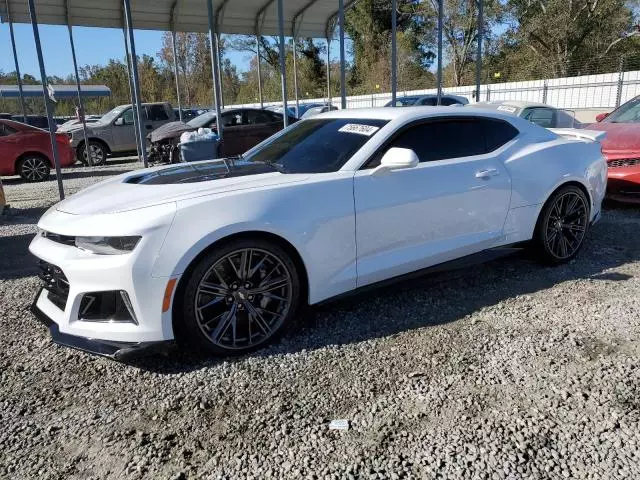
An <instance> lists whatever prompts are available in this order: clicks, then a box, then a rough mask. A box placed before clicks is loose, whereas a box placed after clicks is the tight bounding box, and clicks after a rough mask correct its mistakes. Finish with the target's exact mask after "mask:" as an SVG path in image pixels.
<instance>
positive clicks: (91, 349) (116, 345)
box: [31, 292, 174, 361]
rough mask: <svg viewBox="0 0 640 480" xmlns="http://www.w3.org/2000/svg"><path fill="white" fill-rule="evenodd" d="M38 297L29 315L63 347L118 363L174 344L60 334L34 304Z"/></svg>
mask: <svg viewBox="0 0 640 480" xmlns="http://www.w3.org/2000/svg"><path fill="white" fill-rule="evenodd" d="M39 297H40V292H38V294H37V295H36V300H35V301H34V302H33V304H32V305H31V313H33V314H34V316H35V317H36V318H37V319H38V320H39V321H40V322H42V323H43V324H44V325H46V326H47V327H48V328H49V333H50V334H51V339H52V340H53V342H54V343H57V344H58V345H62V346H65V347H69V348H73V349H75V350H80V351H83V352H87V353H92V354H94V355H100V356H103V357H108V358H111V359H114V360H118V361H124V360H128V359H131V358H138V357H141V356H146V355H151V354H153V353H162V352H164V351H166V350H167V349H168V348H170V347H171V345H172V344H173V343H174V342H173V341H170V340H169V341H160V342H114V341H109V340H99V339H95V338H87V337H78V336H75V335H69V334H67V333H62V332H60V329H59V328H58V324H57V323H55V322H54V321H53V320H51V318H49V317H48V316H47V315H46V314H45V313H44V312H43V311H42V310H40V309H39V308H38V306H37V305H36V302H37V301H38V298H39Z"/></svg>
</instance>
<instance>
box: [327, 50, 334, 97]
mask: <svg viewBox="0 0 640 480" xmlns="http://www.w3.org/2000/svg"><path fill="white" fill-rule="evenodd" d="M330 50H331V40H330V39H329V37H327V101H328V102H329V105H331V104H332V102H331V99H332V98H333V97H332V96H331V55H330V53H331V51H330Z"/></svg>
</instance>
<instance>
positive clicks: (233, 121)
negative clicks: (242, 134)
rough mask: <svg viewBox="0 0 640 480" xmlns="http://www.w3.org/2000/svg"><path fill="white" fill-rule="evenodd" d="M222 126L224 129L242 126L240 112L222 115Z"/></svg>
mask: <svg viewBox="0 0 640 480" xmlns="http://www.w3.org/2000/svg"><path fill="white" fill-rule="evenodd" d="M222 125H223V126H225V127H236V126H238V125H242V112H231V113H225V114H224V115H222Z"/></svg>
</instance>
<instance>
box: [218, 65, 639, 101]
mask: <svg viewBox="0 0 640 480" xmlns="http://www.w3.org/2000/svg"><path fill="white" fill-rule="evenodd" d="M474 91H475V85H473V86H465V87H453V88H445V89H444V92H445V93H452V94H455V95H463V96H465V97H467V98H468V99H469V101H470V102H472V103H473V102H475V96H474ZM429 93H433V94H435V93H436V89H435V88H430V89H425V90H411V91H399V92H398V93H397V95H398V96H399V97H402V96H405V95H424V94H429ZM637 95H640V71H630V72H622V73H603V74H598V75H583V76H579V77H566V78H553V79H549V80H530V81H525V82H507V83H492V84H489V85H481V87H480V100H482V101H484V100H523V101H530V102H541V103H547V104H549V105H553V106H554V107H556V108H564V109H570V110H577V111H579V110H589V109H602V110H611V109H613V108H615V107H616V106H617V105H618V104H621V103H624V102H626V101H627V100H629V99H631V98H633V97H635V96H637ZM389 100H391V93H376V94H372V95H357V96H349V97H347V108H366V107H382V106H384V105H385V104H386V103H387V102H388V101H389ZM326 101H327V99H326V98H314V99H306V98H305V99H304V100H302V99H301V100H300V103H301V104H303V103H317V102H326ZM331 101H332V103H333V104H334V105H336V106H338V107H339V106H340V97H333V98H332V99H331ZM280 103H281V102H267V103H265V105H277V104H280ZM293 104H294V100H293V99H292V98H289V105H293ZM239 106H241V105H228V107H239ZM243 106H246V107H249V106H251V107H259V106H260V105H259V104H257V103H251V104H245V105H243Z"/></svg>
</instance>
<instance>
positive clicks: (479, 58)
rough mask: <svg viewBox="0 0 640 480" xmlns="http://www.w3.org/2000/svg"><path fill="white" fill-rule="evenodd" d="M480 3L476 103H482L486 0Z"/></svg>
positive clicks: (479, 1)
mask: <svg viewBox="0 0 640 480" xmlns="http://www.w3.org/2000/svg"><path fill="white" fill-rule="evenodd" d="M477 1H478V54H477V56H476V102H479V101H480V77H481V75H482V36H483V29H484V18H483V11H482V9H483V7H484V0H477Z"/></svg>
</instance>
